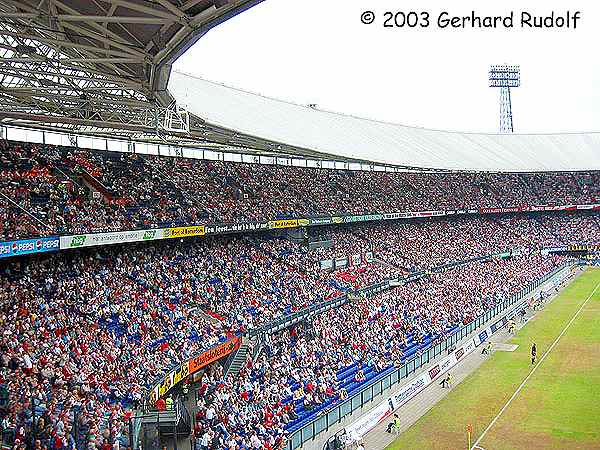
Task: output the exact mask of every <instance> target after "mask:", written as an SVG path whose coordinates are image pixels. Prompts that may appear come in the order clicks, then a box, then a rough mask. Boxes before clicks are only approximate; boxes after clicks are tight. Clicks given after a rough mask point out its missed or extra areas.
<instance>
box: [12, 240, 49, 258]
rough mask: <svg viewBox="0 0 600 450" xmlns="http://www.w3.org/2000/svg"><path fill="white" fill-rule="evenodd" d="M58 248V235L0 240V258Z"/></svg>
mask: <svg viewBox="0 0 600 450" xmlns="http://www.w3.org/2000/svg"><path fill="white" fill-rule="evenodd" d="M59 248H60V241H59V238H58V237H56V236H55V237H46V238H39V239H21V240H18V241H8V242H0V258H8V257H9V256H18V255H29V254H32V253H45V252H55V251H57V250H59Z"/></svg>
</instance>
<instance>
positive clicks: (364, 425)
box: [345, 339, 475, 441]
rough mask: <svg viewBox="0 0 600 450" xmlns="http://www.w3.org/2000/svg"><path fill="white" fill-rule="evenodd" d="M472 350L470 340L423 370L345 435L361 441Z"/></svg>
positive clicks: (473, 348) (359, 420) (360, 419)
mask: <svg viewBox="0 0 600 450" xmlns="http://www.w3.org/2000/svg"><path fill="white" fill-rule="evenodd" d="M473 350H475V342H473V340H472V339H471V340H469V341H468V342H467V343H466V344H464V345H463V346H462V347H460V348H459V349H457V350H455V351H454V352H452V353H451V354H450V355H448V356H447V357H445V358H444V359H442V360H441V361H440V362H439V363H438V364H436V365H435V366H433V367H430V368H429V369H425V370H423V372H421V373H420V374H419V375H418V376H417V377H416V378H413V379H412V380H411V382H410V383H408V384H405V385H404V386H402V387H400V388H399V389H398V390H397V391H396V392H395V393H394V394H392V395H391V396H390V397H388V399H387V400H386V401H383V402H381V403H380V404H379V405H377V406H376V407H375V408H373V409H372V410H371V411H369V412H368V413H367V414H365V415H363V416H362V417H360V418H359V419H358V420H357V421H355V422H353V423H352V424H350V425H348V426H347V427H345V430H346V434H347V435H348V436H350V437H351V439H352V440H353V441H359V440H361V439H362V438H363V436H364V435H365V434H367V433H368V432H369V431H371V430H372V429H373V428H375V427H376V426H377V424H379V423H381V422H382V421H383V420H385V419H386V418H387V417H389V416H390V415H391V414H392V413H393V411H394V410H396V409H397V408H399V407H401V406H402V405H404V404H405V403H406V402H407V401H409V400H410V399H411V398H413V397H415V396H416V395H417V394H418V393H419V392H421V391H422V390H423V389H425V388H426V387H427V386H429V385H430V384H431V383H433V382H434V381H435V379H436V378H438V377H439V376H440V375H441V374H443V373H445V372H447V371H448V370H450V369H451V368H452V367H454V366H455V365H456V364H457V363H458V361H459V360H460V359H462V358H464V357H465V356H466V355H468V354H469V353H471V352H472V351H473Z"/></svg>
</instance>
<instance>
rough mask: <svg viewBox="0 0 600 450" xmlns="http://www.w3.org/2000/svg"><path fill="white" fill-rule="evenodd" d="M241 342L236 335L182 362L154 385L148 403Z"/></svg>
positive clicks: (231, 350) (235, 348)
mask: <svg viewBox="0 0 600 450" xmlns="http://www.w3.org/2000/svg"><path fill="white" fill-rule="evenodd" d="M241 343H242V339H241V338H239V337H236V338H234V339H230V340H228V341H225V342H223V343H222V344H219V345H217V346H215V347H213V348H211V349H209V350H207V351H205V352H204V353H201V354H200V355H197V356H195V357H194V358H192V359H190V360H188V361H186V362H184V363H183V364H182V365H181V366H179V367H178V368H177V369H175V370H173V371H171V372H169V374H168V375H167V376H165V377H164V378H163V379H162V381H161V382H160V383H158V385H156V386H155V387H154V389H152V391H151V392H150V396H149V400H150V403H151V404H154V403H156V401H157V400H158V399H159V398H160V397H162V396H164V395H165V394H167V393H168V392H169V391H170V390H171V389H173V388H174V387H175V386H177V384H179V383H180V382H181V381H183V380H184V379H185V378H186V377H187V376H188V375H194V374H195V373H196V372H198V371H199V370H200V369H202V368H204V367H206V366H208V365H209V364H211V363H213V362H215V361H217V360H219V359H221V358H224V357H225V356H227V355H229V354H230V353H232V352H234V351H236V350H237V349H238V348H240V345H241Z"/></svg>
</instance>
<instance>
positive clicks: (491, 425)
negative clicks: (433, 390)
mask: <svg viewBox="0 0 600 450" xmlns="http://www.w3.org/2000/svg"><path fill="white" fill-rule="evenodd" d="M598 287H600V281H599V282H598V284H596V287H595V288H594V290H593V291H592V293H591V294H590V295H589V296H588V298H586V299H585V301H584V302H583V303H582V304H581V306H580V307H579V309H578V310H577V312H576V313H575V314H574V315H573V317H571V320H569V323H567V325H565V327H564V328H563V330H562V331H561V333H560V334H559V335H558V337H557V338H556V339H555V340H554V342H553V343H552V345H550V348H548V351H547V352H546V353H544V354H543V355H542V357H541V359H540V361H539V362H538V363H537V364H536V365H535V366H533V369H531V372H529V375H527V376H526V377H525V379H524V380H523V382H522V383H521V385H520V386H519V387H518V388H517V390H516V391H515V393H514V394H513V395H512V397H511V398H509V399H508V401H507V402H506V404H505V405H504V406H503V407H502V409H501V410H500V412H499V413H498V414H497V415H496V417H494V420H492V422H491V423H490V424H489V425H488V426H487V428H486V429H485V430H483V433H481V436H479V438H478V439H477V440H476V441H475V443H474V444H473V446H472V447H471V450H475V449H477V448H480V447H477V444H479V443H480V442H481V440H482V439H483V438H484V437H485V435H486V434H487V432H488V431H490V428H492V427H493V426H494V424H495V423H496V422H497V421H498V419H499V418H500V416H501V415H502V414H503V413H504V411H506V408H508V405H510V404H511V403H512V401H513V400H514V399H515V398H516V396H517V395H518V394H519V392H521V389H523V386H525V384H526V383H527V381H528V380H529V379H530V378H531V376H532V375H533V374H534V373H535V371H536V370H537V368H538V367H540V365H541V364H542V363H543V362H544V360H545V359H546V356H548V355H549V354H550V352H551V351H552V350H553V349H554V347H556V344H558V341H559V340H560V338H561V337H563V335H564V334H565V333H566V332H567V330H568V329H569V327H570V326H571V324H572V323H573V322H574V321H575V319H576V318H577V316H579V313H580V312H581V311H582V310H583V307H584V306H585V305H586V304H587V302H588V301H589V300H590V298H592V297H593V296H594V294H595V293H596V291H597V290H598Z"/></svg>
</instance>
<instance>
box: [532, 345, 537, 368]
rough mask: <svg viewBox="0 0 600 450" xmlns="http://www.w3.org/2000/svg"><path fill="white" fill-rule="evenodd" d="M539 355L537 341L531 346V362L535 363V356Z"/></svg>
mask: <svg viewBox="0 0 600 450" xmlns="http://www.w3.org/2000/svg"><path fill="white" fill-rule="evenodd" d="M536 356H537V348H536V346H535V342H534V343H533V344H532V346H531V364H532V365H533V364H535V357H536Z"/></svg>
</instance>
